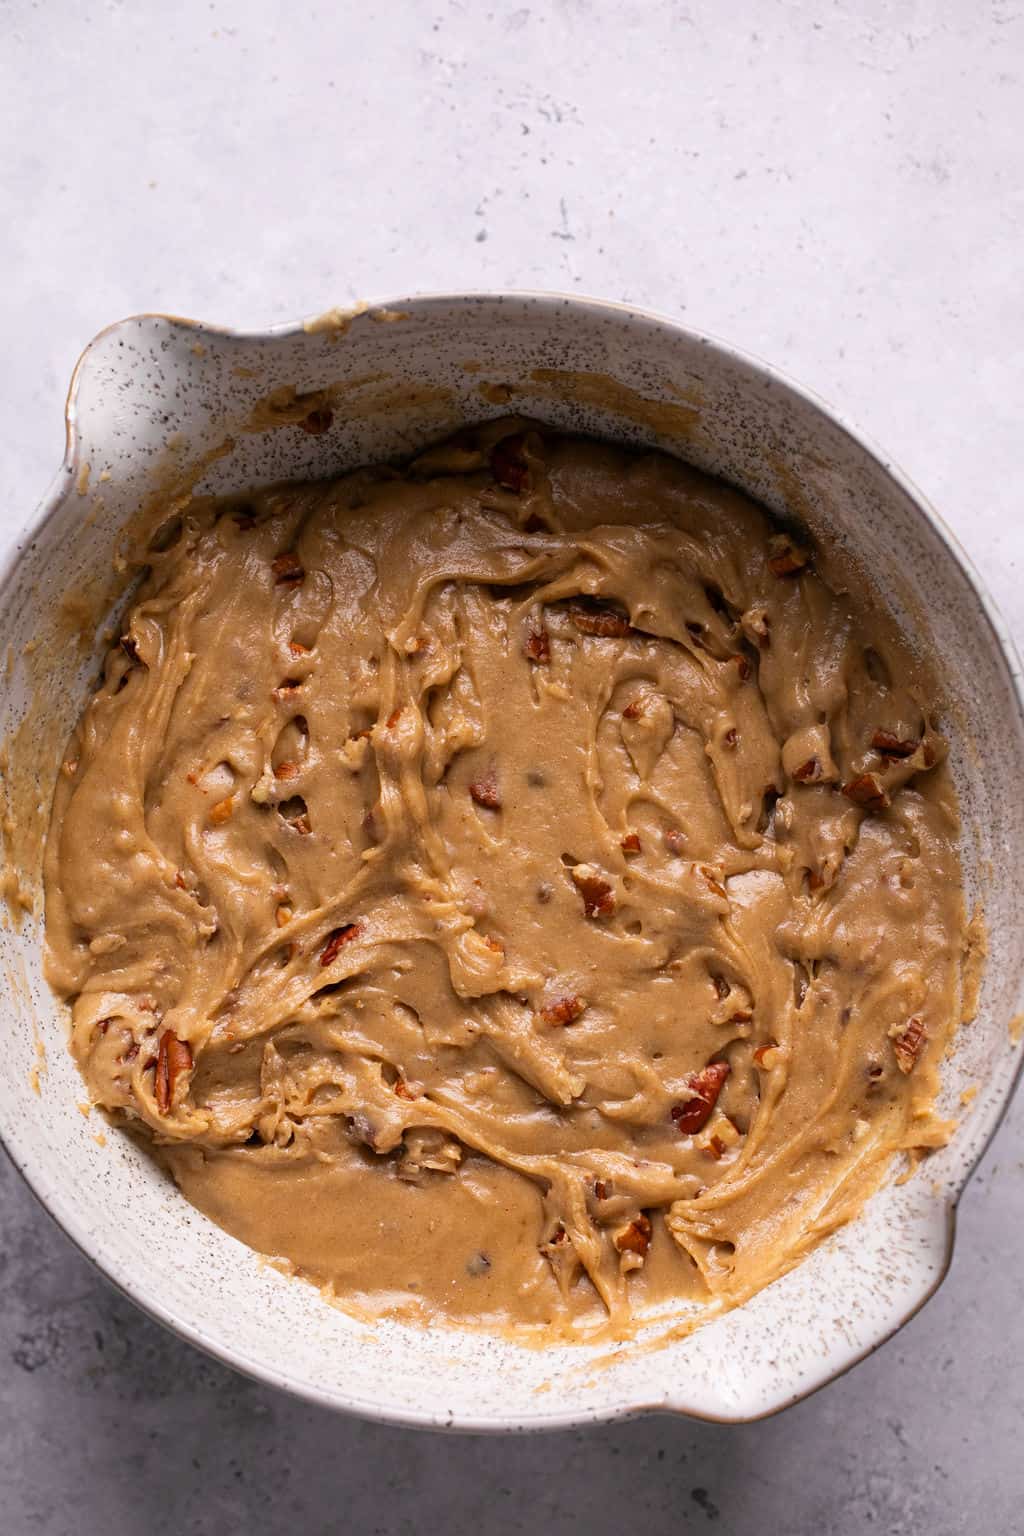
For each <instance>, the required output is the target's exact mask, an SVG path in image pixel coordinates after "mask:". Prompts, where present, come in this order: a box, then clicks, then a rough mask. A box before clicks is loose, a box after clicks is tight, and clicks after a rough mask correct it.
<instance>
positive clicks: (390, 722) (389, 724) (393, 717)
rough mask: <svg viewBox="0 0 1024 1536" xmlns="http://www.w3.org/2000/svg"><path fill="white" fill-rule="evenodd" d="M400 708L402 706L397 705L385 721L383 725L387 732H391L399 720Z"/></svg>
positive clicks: (400, 715)
mask: <svg viewBox="0 0 1024 1536" xmlns="http://www.w3.org/2000/svg"><path fill="white" fill-rule="evenodd" d="M402 707H403V706H402V705H401V704H399V706H398V708H397V709H393V710H392V711H391V713H390V715H388V717H387V719H386V720H385V722H384V724H385V726H386V728H387V729H388V730H389V731H393V730H394V728H395V726H396V725H397V724H398V722H399V720H400V719H401V718H402Z"/></svg>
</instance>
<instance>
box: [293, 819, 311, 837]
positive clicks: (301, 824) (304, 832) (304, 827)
mask: <svg viewBox="0 0 1024 1536" xmlns="http://www.w3.org/2000/svg"><path fill="white" fill-rule="evenodd" d="M289 826H290V827H291V828H292V831H293V832H297V833H298V834H299V836H300V837H308V836H309V834H310V833H311V832H312V830H313V827H312V824H311V822H310V819H309V817H308V816H307V815H305V813H303V815H301V816H296V818H295V820H294V821H292V822H289Z"/></svg>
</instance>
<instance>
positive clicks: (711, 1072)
mask: <svg viewBox="0 0 1024 1536" xmlns="http://www.w3.org/2000/svg"><path fill="white" fill-rule="evenodd" d="M731 1070H732V1069H731V1068H730V1066H729V1063H728V1062H727V1061H709V1062H708V1064H707V1066H706V1067H702V1068H701V1070H700V1071H699V1072H695V1073H694V1074H693V1076H692V1077H691V1078H690V1080H689V1082H688V1083H687V1085H686V1086H687V1087H688V1088H689V1090H690V1098H688V1099H687V1100H686V1101H685V1102H684V1103H682V1104H674V1105H673V1106H672V1119H673V1120H674V1121H675V1123H676V1125H677V1127H678V1128H679V1130H680V1132H681V1133H682V1135H684V1136H693V1135H694V1134H695V1133H696V1132H697V1131H699V1130H700V1129H701V1128H702V1127H703V1126H705V1125H706V1124H707V1122H708V1120H709V1119H710V1117H711V1111H712V1110H713V1109H714V1107H715V1105H716V1104H717V1103H718V1095H719V1094H720V1093H721V1091H722V1085H723V1083H724V1082H725V1080H726V1078H727V1077H728V1076H729V1073H730V1071H731Z"/></svg>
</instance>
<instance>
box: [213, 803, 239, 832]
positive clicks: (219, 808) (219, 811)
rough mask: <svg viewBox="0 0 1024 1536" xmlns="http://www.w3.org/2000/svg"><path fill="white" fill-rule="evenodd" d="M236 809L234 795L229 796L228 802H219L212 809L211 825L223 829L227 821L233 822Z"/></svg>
mask: <svg viewBox="0 0 1024 1536" xmlns="http://www.w3.org/2000/svg"><path fill="white" fill-rule="evenodd" d="M234 809H235V797H234V795H228V797H227V799H226V800H218V801H217V804H216V805H214V806H211V807H210V825H211V826H213V827H222V826H223V825H224V823H225V822H226V821H230V820H231V817H232V814H233V812H234Z"/></svg>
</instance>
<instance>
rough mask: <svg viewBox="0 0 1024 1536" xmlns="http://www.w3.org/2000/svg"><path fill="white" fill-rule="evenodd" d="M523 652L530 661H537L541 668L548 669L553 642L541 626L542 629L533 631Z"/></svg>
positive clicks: (526, 641) (524, 645)
mask: <svg viewBox="0 0 1024 1536" xmlns="http://www.w3.org/2000/svg"><path fill="white" fill-rule="evenodd" d="M523 651H524V653H525V655H526V656H527V657H528V658H529V660H530V661H535V662H536V663H537V665H538V666H539V667H546V666H547V664H548V662H549V661H550V660H551V641H550V640H549V639H548V632H547V630H546V629H544V627H543V626H541V628H540V629H531V630H530V633H529V634H528V635H527V637H526V640H525V642H524V644H523Z"/></svg>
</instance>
